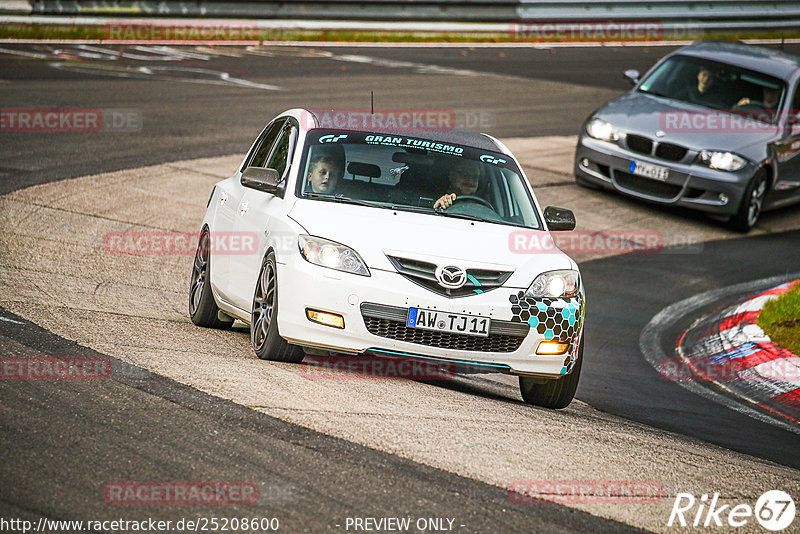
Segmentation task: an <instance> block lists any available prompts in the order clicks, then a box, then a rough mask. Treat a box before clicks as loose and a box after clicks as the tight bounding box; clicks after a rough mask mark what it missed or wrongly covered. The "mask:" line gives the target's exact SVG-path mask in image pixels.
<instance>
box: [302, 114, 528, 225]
mask: <svg viewBox="0 0 800 534" xmlns="http://www.w3.org/2000/svg"><path fill="white" fill-rule="evenodd" d="M303 158H304V163H303V169H302V173H301V175H300V179H299V180H298V185H297V191H296V194H297V196H299V197H302V198H308V199H312V200H319V201H333V202H336V201H340V202H346V203H353V204H360V205H370V206H374V207H379V208H391V209H396V210H406V211H415V212H420V213H427V214H430V215H439V216H452V217H459V218H465V219H471V220H480V221H484V222H491V223H500V224H509V225H514V226H521V227H525V228H533V229H542V224H541V222H540V220H539V217H538V215H537V212H536V209H535V207H534V204H533V199H532V198H531V196H530V193H529V191H528V188H527V186H526V184H525V182H524V178H523V177H522V173H521V172H519V169H518V168H517V166H516V165H515V163H514V162H513V161H512V160H511V158H509V157H508V156H506V155H504V154H501V153H499V152H492V151H486V150H481V149H477V148H472V147H467V146H462V145H454V144H449V143H445V142H440V141H436V140H435V139H423V138H418V137H411V136H406V135H402V134H372V133H366V132H353V131H338V130H337V131H333V130H313V131H311V132H309V134H308V137H307V141H306V149H305V151H304V153H303Z"/></svg>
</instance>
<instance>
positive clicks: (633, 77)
mask: <svg viewBox="0 0 800 534" xmlns="http://www.w3.org/2000/svg"><path fill="white" fill-rule="evenodd" d="M625 77H626V78H628V80H630V82H631V85H636V84H637V83H639V71H638V70H636V69H628V70H626V71H625Z"/></svg>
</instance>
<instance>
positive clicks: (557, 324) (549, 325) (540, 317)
mask: <svg viewBox="0 0 800 534" xmlns="http://www.w3.org/2000/svg"><path fill="white" fill-rule="evenodd" d="M509 300H510V301H511V313H512V317H511V320H512V321H514V322H516V323H528V324H529V325H530V327H531V328H535V329H536V331H537V332H538V333H539V334H540V335H542V336H544V338H545V339H548V340H549V339H555V340H557V341H560V342H561V343H569V342H570V341H572V339H573V338H574V337H575V336H577V335H578V332H580V328H581V324H582V323H583V306H582V304H583V303H582V302H581V298H580V296H577V297H567V298H555V299H552V298H542V299H535V298H531V297H526V296H525V294H524V293H523V292H522V291H520V292H519V293H518V294H517V295H511V296H510V297H509Z"/></svg>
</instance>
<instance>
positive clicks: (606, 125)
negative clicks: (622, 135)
mask: <svg viewBox="0 0 800 534" xmlns="http://www.w3.org/2000/svg"><path fill="white" fill-rule="evenodd" d="M586 133H588V134H589V135H590V136H591V137H594V138H595V139H599V140H601V141H616V140H617V139H619V132H618V131H617V129H616V128H615V127H614V125H613V124H611V123H610V122H606V121H604V120H600V119H598V118H596V117H595V118H594V119H592V120H590V121H589V122H588V123H587V124H586Z"/></svg>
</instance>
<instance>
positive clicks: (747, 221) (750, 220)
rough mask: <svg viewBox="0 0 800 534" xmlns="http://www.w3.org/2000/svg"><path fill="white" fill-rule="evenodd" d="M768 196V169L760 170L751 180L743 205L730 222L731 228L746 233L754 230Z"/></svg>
mask: <svg viewBox="0 0 800 534" xmlns="http://www.w3.org/2000/svg"><path fill="white" fill-rule="evenodd" d="M766 195H767V171H766V169H760V170H759V171H758V172H757V173H756V175H755V176H753V179H752V180H750V184H749V185H748V186H747V189H746V190H745V192H744V196H743V197H742V203H741V204H740V205H739V210H738V211H737V212H736V215H734V216H733V217H731V219H730V221H729V224H730V226H731V228H733V229H734V230H737V231H739V232H745V233H746V232H749V231H750V230H752V229H753V226H755V225H756V221H758V217H759V216H760V215H761V206H762V205H763V204H764V197H765V196H766Z"/></svg>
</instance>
